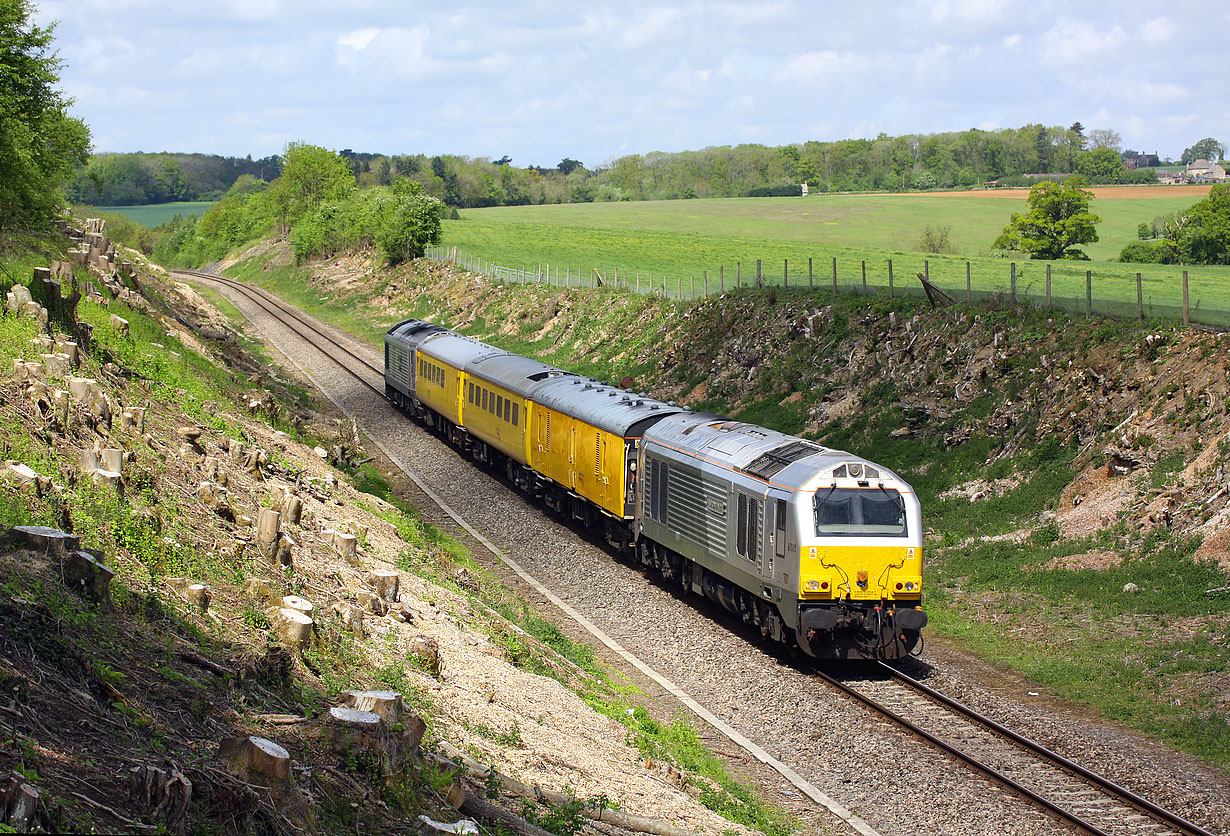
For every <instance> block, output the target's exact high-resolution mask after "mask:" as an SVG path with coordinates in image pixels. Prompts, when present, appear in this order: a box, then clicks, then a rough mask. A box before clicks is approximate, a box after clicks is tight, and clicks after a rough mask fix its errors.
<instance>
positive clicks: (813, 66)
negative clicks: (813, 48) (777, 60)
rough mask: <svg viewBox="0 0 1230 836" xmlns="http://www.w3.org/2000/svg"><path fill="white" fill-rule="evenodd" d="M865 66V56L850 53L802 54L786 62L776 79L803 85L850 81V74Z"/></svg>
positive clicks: (829, 51)
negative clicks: (841, 80)
mask: <svg viewBox="0 0 1230 836" xmlns="http://www.w3.org/2000/svg"><path fill="white" fill-rule="evenodd" d="M867 66H868V59H867V58H866V56H864V55H856V54H854V53H851V52H837V51H836V50H823V51H821V52H804V53H803V54H801V55H796V56H795V57H794V58H792V59H790V60H789V61H787V62H786V64H785V65H784V66H782V68H781V69H780V70H778V72H777V73H776V77H777V79H778V80H779V81H791V82H796V83H804V84H817V83H820V82H825V81H834V80H837V79H839V78H846V79H848V80H852V79H849V75H850V74H854V73H861V72H862V71H863V70H864V69H866V67H867Z"/></svg>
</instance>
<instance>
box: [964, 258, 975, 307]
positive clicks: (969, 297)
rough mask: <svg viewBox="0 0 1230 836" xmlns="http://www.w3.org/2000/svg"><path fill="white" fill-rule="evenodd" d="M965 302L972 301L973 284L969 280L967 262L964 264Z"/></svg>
mask: <svg viewBox="0 0 1230 836" xmlns="http://www.w3.org/2000/svg"><path fill="white" fill-rule="evenodd" d="M965 301H966V302H973V301H974V282H973V280H972V279H971V278H970V270H969V262H968V261H967V262H965Z"/></svg>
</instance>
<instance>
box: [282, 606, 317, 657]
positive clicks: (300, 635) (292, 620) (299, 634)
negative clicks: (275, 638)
mask: <svg viewBox="0 0 1230 836" xmlns="http://www.w3.org/2000/svg"><path fill="white" fill-rule="evenodd" d="M273 623H274V628H275V629H276V630H277V632H278V635H279V636H280V637H281V638H282V641H284V642H286V643H287V644H288V645H291V646H292V647H303V646H304V645H306V644H307V643H308V642H310V641H311V640H312V625H313V623H314V622H313V621H312V619H311V618H309V617H308V616H306V615H304V614H303V613H301V612H299V611H298V610H292V609H289V608H287V607H282V608H281V609H279V610H278V611H277V613H276V614H275V617H274V619H273Z"/></svg>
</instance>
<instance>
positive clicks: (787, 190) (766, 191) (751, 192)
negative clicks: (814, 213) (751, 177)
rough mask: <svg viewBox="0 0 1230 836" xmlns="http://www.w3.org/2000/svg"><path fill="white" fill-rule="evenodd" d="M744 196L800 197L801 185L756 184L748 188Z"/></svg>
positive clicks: (801, 192) (801, 194) (801, 193)
mask: <svg viewBox="0 0 1230 836" xmlns="http://www.w3.org/2000/svg"><path fill="white" fill-rule="evenodd" d="M744 196H745V197H802V196H803V187H802V186H801V185H800V184H798V183H789V184H787V185H785V186H757V187H756V188H754V189H748V191H747V194H746V195H744Z"/></svg>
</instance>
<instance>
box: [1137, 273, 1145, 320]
mask: <svg viewBox="0 0 1230 836" xmlns="http://www.w3.org/2000/svg"><path fill="white" fill-rule="evenodd" d="M1136 318H1137V319H1139V320H1140V321H1141V322H1144V321H1145V294H1144V291H1143V290H1141V287H1140V274H1139V273H1137V274H1136Z"/></svg>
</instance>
